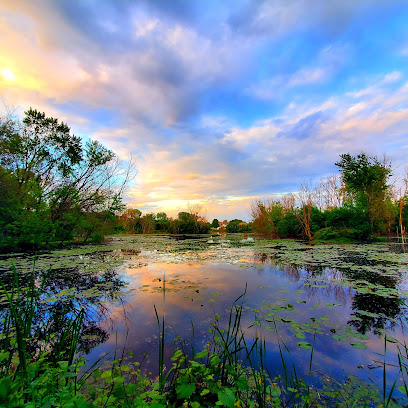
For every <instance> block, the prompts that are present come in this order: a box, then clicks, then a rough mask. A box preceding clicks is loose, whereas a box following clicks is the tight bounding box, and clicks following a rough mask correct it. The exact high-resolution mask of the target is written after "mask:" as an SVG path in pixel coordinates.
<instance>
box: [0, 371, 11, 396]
mask: <svg viewBox="0 0 408 408" xmlns="http://www.w3.org/2000/svg"><path fill="white" fill-rule="evenodd" d="M10 390H11V379H10V377H6V378H2V379H1V380H0V401H4V400H6V399H7V395H8V394H9V392H10Z"/></svg>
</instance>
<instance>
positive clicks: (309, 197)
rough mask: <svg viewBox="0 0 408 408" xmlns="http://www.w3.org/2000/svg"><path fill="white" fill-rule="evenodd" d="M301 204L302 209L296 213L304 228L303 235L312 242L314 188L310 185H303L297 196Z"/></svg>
mask: <svg viewBox="0 0 408 408" xmlns="http://www.w3.org/2000/svg"><path fill="white" fill-rule="evenodd" d="M297 199H298V200H299V202H300V209H299V210H298V211H297V212H296V215H297V217H298V221H299V223H300V225H301V226H302V231H303V235H304V236H305V237H306V238H307V239H308V240H309V241H311V240H312V228H311V224H312V208H313V188H312V186H311V185H310V184H308V183H302V184H301V186H300V190H299V192H298V194H297Z"/></svg>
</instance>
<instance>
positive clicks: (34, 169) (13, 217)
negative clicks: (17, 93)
mask: <svg viewBox="0 0 408 408" xmlns="http://www.w3.org/2000/svg"><path fill="white" fill-rule="evenodd" d="M0 169H1V171H0V184H1V186H2V187H3V188H4V189H5V190H3V191H4V194H7V196H9V200H8V202H7V203H2V202H0V205H2V208H0V229H1V232H2V234H1V235H0V238H1V240H2V242H1V243H0V246H3V247H7V246H11V247H13V246H16V245H17V246H21V245H20V244H22V245H23V246H27V245H28V246H33V247H35V246H38V245H39V244H40V243H45V244H47V243H48V242H50V241H52V240H59V241H60V242H61V243H62V242H64V241H65V240H67V239H70V238H72V236H73V234H74V233H75V228H77V227H78V226H79V225H80V224H81V219H84V218H86V214H89V213H94V214H97V213H98V214H100V215H103V214H105V215H107V216H108V215H109V214H113V213H114V212H115V211H117V210H120V209H121V208H122V203H121V194H122V192H123V189H124V187H125V185H126V184H127V182H128V181H129V179H130V178H131V176H132V172H133V170H134V166H133V164H132V163H131V162H129V163H128V164H124V163H123V162H121V161H120V160H119V159H118V157H117V156H116V155H115V153H113V152H112V151H110V150H109V149H107V148H105V147H104V146H102V145H101V144H100V143H99V142H96V141H88V142H87V143H85V144H84V143H83V142H82V140H81V138H79V137H77V136H75V135H73V134H72V133H71V130H70V128H69V127H68V125H66V124H65V123H64V122H61V123H60V122H59V121H58V119H55V118H51V117H46V116H45V114H44V113H41V112H39V111H37V110H34V109H29V110H28V111H26V112H25V118H24V119H23V121H22V122H20V121H19V120H17V119H16V118H13V117H11V116H10V115H9V116H6V117H4V118H0ZM3 206H7V207H9V210H6V208H5V207H3ZM10 206H11V208H12V210H10ZM3 210H6V211H3ZM3 214H4V216H3ZM108 218H109V217H108ZM102 225H104V226H106V225H107V224H106V223H105V222H102Z"/></svg>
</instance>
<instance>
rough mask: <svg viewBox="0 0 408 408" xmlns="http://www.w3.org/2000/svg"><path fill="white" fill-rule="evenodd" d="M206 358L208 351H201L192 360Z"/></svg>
mask: <svg viewBox="0 0 408 408" xmlns="http://www.w3.org/2000/svg"><path fill="white" fill-rule="evenodd" d="M207 356H208V350H203V351H200V352H199V353H197V354H196V355H195V357H194V358H204V357H207Z"/></svg>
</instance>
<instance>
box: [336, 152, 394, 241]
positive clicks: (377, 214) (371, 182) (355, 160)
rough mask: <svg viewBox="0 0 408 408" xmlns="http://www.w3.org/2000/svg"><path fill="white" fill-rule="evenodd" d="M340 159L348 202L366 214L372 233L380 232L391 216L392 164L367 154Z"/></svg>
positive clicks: (337, 164)
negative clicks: (389, 181) (385, 220)
mask: <svg viewBox="0 0 408 408" xmlns="http://www.w3.org/2000/svg"><path fill="white" fill-rule="evenodd" d="M340 158H341V159H340V161H339V162H337V163H335V164H336V166H338V167H340V171H341V175H342V178H343V181H344V184H345V188H346V193H347V194H348V199H349V200H351V201H352V202H353V203H354V205H355V206H356V207H357V208H361V210H362V211H363V212H364V214H365V216H366V217H367V218H368V220H369V222H370V232H371V233H373V232H380V230H381V224H382V221H383V220H384V219H385V218H387V217H388V213H389V203H387V201H390V197H391V195H390V185H389V184H388V180H389V177H390V176H391V174H392V170H391V165H390V163H389V162H387V161H385V160H384V161H382V162H381V161H380V160H379V159H378V158H377V157H370V156H367V155H366V154H365V153H363V152H362V153H360V154H358V155H357V156H351V155H350V154H348V153H347V154H342V155H340Z"/></svg>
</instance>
